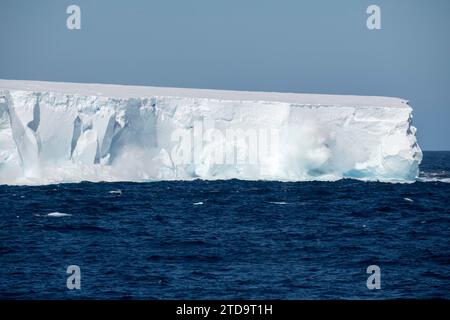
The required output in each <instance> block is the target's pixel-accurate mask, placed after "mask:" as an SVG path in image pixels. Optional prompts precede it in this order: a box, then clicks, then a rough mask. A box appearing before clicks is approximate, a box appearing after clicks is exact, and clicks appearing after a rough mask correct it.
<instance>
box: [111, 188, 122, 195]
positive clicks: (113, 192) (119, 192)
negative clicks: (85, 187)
mask: <svg viewBox="0 0 450 320" xmlns="http://www.w3.org/2000/svg"><path fill="white" fill-rule="evenodd" d="M108 193H111V194H118V195H122V190H120V189H119V190H111V191H109V192H108Z"/></svg>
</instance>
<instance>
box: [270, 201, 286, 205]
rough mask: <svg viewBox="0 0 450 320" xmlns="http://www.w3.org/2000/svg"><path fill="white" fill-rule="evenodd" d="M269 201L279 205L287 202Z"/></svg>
mask: <svg viewBox="0 0 450 320" xmlns="http://www.w3.org/2000/svg"><path fill="white" fill-rule="evenodd" d="M269 203H271V204H279V205H282V204H287V202H284V201H269Z"/></svg>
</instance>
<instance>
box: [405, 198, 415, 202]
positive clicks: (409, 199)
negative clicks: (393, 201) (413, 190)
mask: <svg viewBox="0 0 450 320" xmlns="http://www.w3.org/2000/svg"><path fill="white" fill-rule="evenodd" d="M403 200H405V201H408V202H414V200H413V199H411V198H403Z"/></svg>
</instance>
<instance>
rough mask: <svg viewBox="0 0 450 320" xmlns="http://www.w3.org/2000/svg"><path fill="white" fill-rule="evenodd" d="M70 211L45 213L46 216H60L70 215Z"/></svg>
mask: <svg viewBox="0 0 450 320" xmlns="http://www.w3.org/2000/svg"><path fill="white" fill-rule="evenodd" d="M70 216H71V214H70V213H63V212H50V213H47V217H53V218H60V217H70Z"/></svg>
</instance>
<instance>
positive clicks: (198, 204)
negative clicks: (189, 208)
mask: <svg viewBox="0 0 450 320" xmlns="http://www.w3.org/2000/svg"><path fill="white" fill-rule="evenodd" d="M202 204H203V202H201V201H200V202H194V203H193V205H194V206H200V205H202Z"/></svg>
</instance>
